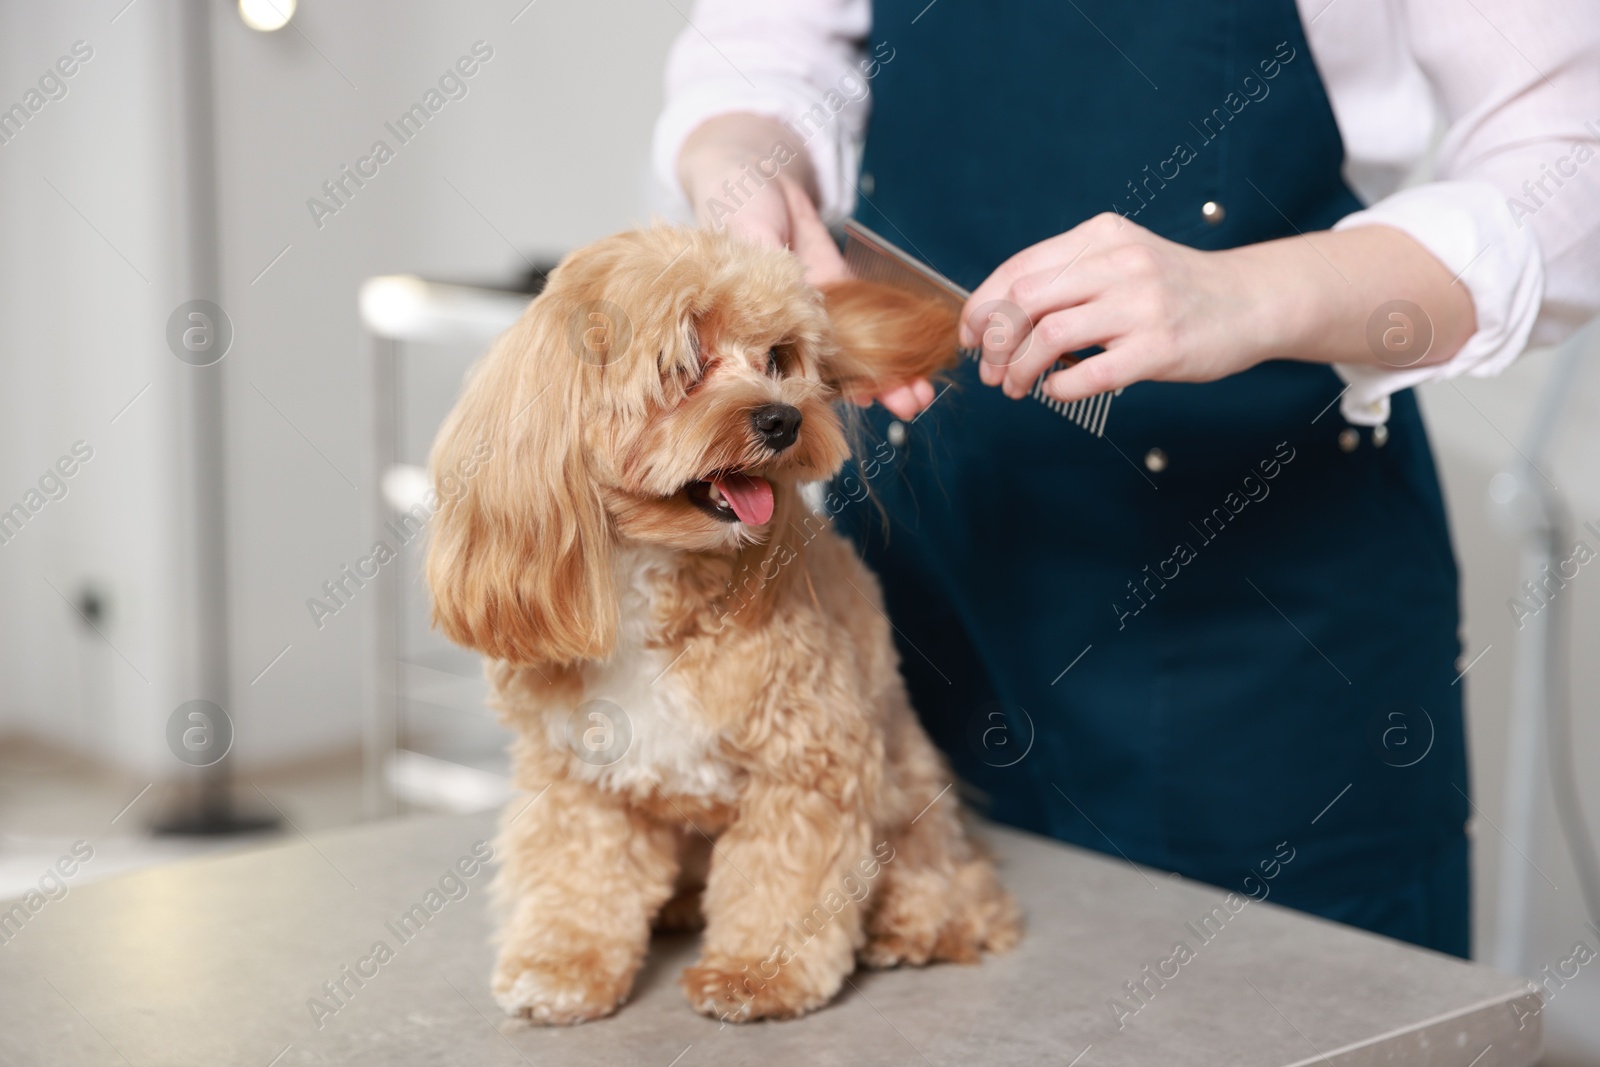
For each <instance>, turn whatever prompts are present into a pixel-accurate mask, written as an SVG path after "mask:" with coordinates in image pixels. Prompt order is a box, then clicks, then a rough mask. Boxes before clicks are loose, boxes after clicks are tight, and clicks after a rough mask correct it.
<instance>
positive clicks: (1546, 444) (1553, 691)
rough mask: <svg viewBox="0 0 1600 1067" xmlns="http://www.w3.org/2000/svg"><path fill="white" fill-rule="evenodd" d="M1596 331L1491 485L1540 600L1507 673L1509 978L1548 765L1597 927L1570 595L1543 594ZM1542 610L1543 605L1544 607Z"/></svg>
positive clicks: (1523, 956)
mask: <svg viewBox="0 0 1600 1067" xmlns="http://www.w3.org/2000/svg"><path fill="white" fill-rule="evenodd" d="M1597 339H1600V333H1597V331H1596V330H1595V329H1593V328H1591V329H1588V330H1585V331H1583V332H1582V333H1581V334H1579V335H1578V336H1577V337H1574V338H1572V339H1571V340H1569V341H1568V342H1567V343H1566V344H1565V345H1563V346H1562V347H1561V348H1560V349H1558V350H1557V352H1556V353H1555V356H1554V359H1555V366H1554V367H1553V368H1552V369H1551V371H1550V377H1549V380H1548V381H1547V382H1546V383H1545V387H1544V392H1543V393H1542V394H1541V396H1540V398H1539V402H1538V405H1537V407H1536V409H1535V411H1534V415H1533V425H1532V429H1531V431H1530V432H1529V434H1528V438H1527V440H1526V441H1525V442H1524V443H1523V445H1522V448H1521V449H1520V450H1519V454H1520V456H1521V459H1522V462H1520V463H1519V464H1518V465H1517V466H1516V468H1515V469H1514V470H1512V471H1509V472H1505V473H1502V474H1497V475H1495V477H1494V479H1493V481H1491V482H1490V485H1489V497H1490V508H1491V518H1493V519H1494V520H1495V521H1496V523H1497V524H1498V525H1500V527H1501V528H1502V529H1504V530H1506V531H1507V532H1508V533H1510V534H1512V535H1513V536H1515V537H1516V538H1517V539H1518V540H1520V541H1521V543H1522V577H1523V583H1522V585H1521V586H1520V587H1519V588H1518V590H1517V597H1518V599H1523V598H1526V597H1528V594H1527V593H1526V592H1525V590H1527V589H1528V588H1529V587H1530V583H1531V588H1532V589H1533V590H1536V591H1538V593H1539V596H1538V597H1533V598H1529V599H1532V600H1533V603H1532V604H1530V607H1534V608H1535V609H1536V610H1534V612H1533V614H1531V615H1529V616H1527V617H1526V618H1524V619H1523V621H1522V625H1521V628H1520V629H1519V630H1518V631H1517V644H1516V658H1515V662H1514V664H1513V668H1512V693H1511V727H1510V740H1509V744H1508V751H1507V755H1506V785H1505V815H1506V840H1507V843H1508V844H1509V846H1510V848H1509V849H1508V850H1505V851H1503V853H1502V855H1501V860H1500V879H1499V882H1500V900H1499V913H1498V916H1497V922H1496V935H1497V936H1496V938H1495V946H1494V952H1493V957H1492V962H1493V963H1494V965H1495V966H1496V967H1498V968H1499V969H1500V970H1502V971H1505V972H1506V973H1508V974H1528V973H1531V970H1532V969H1534V968H1533V965H1532V961H1531V959H1530V956H1529V945H1528V940H1529V938H1528V934H1529V927H1530V925H1531V923H1532V918H1533V897H1534V885H1533V875H1534V872H1535V870H1536V868H1535V867H1534V864H1533V860H1532V859H1531V858H1530V857H1531V856H1532V855H1533V854H1534V852H1535V851H1537V849H1538V830H1539V798H1540V790H1541V787H1542V783H1543V781H1544V775H1542V774H1541V773H1540V772H1541V766H1540V765H1541V762H1544V763H1545V764H1546V765H1547V769H1548V777H1549V781H1550V788H1551V794H1552V799H1553V801H1554V806H1555V812H1556V817H1557V821H1558V824H1559V827H1560V830H1561V833H1562V836H1563V837H1564V838H1565V840H1566V843H1567V848H1568V850H1569V852H1570V853H1571V857H1572V865H1573V868H1574V869H1575V871H1576V873H1577V877H1578V884H1579V888H1580V890H1581V891H1582V894H1583V902H1584V906H1585V908H1586V910H1587V911H1588V918H1589V921H1590V922H1593V923H1600V860H1597V857H1596V854H1595V846H1594V839H1593V838H1592V837H1591V836H1590V834H1589V828H1588V826H1587V821H1586V819H1585V818H1584V814H1583V805H1582V798H1581V796H1580V794H1579V792H1578V780H1577V772H1576V768H1575V767H1574V766H1573V760H1574V755H1573V750H1572V717H1571V716H1572V710H1571V705H1570V700H1569V693H1568V689H1569V685H1568V678H1567V646H1568V644H1569V642H1570V639H1571V634H1570V630H1569V624H1570V620H1571V615H1570V610H1569V609H1570V603H1569V601H1570V600H1571V596H1572V594H1570V593H1566V594H1563V593H1561V592H1560V585H1565V581H1564V580H1562V579H1561V576H1560V573H1559V570H1556V571H1554V573H1555V575H1556V581H1557V582H1558V583H1559V585H1557V586H1556V587H1555V588H1554V589H1551V588H1550V586H1549V585H1548V584H1547V583H1548V582H1549V580H1550V576H1551V574H1552V573H1553V571H1552V568H1556V567H1557V565H1558V562H1559V561H1561V560H1563V559H1564V551H1563V546H1570V545H1571V544H1572V543H1573V541H1572V538H1573V530H1572V522H1571V519H1570V513H1569V510H1568V508H1567V505H1566V500H1565V498H1564V497H1563V495H1562V494H1561V492H1560V490H1558V489H1557V488H1556V487H1555V486H1554V485H1553V484H1551V483H1550V481H1549V480H1548V479H1547V478H1546V476H1545V474H1544V473H1543V469H1542V468H1543V466H1544V465H1545V464H1546V461H1547V460H1548V459H1549V457H1550V453H1551V445H1552V443H1553V441H1554V439H1555V435H1556V430H1557V429H1558V427H1559V426H1560V424H1561V416H1562V408H1563V406H1564V405H1565V403H1566V400H1567V398H1568V397H1569V396H1570V395H1571V393H1572V389H1573V386H1574V384H1575V383H1576V381H1577V377H1578V374H1579V371H1580V370H1581V368H1582V366H1583V363H1584V357H1586V356H1589V355H1590V354H1591V352H1592V350H1593V349H1594V348H1595V347H1596V343H1597ZM1541 599H1542V600H1543V601H1544V602H1543V603H1541V602H1540V600H1541Z"/></svg>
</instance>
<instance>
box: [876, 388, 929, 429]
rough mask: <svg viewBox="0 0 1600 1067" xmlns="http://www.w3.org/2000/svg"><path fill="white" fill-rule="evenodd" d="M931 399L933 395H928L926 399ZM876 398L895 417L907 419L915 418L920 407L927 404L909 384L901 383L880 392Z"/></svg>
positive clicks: (919, 411) (920, 409)
mask: <svg viewBox="0 0 1600 1067" xmlns="http://www.w3.org/2000/svg"><path fill="white" fill-rule="evenodd" d="M930 392H931V390H930ZM932 399H933V397H932V396H931V395H930V396H929V397H928V398H927V401H928V402H931V401H932ZM878 400H879V402H880V403H882V404H883V406H884V407H886V408H888V409H889V410H890V411H891V412H893V413H894V416H895V417H896V418H899V419H905V420H907V421H909V420H911V419H914V418H916V417H917V415H918V414H920V413H921V411H922V409H923V408H925V407H927V406H928V405H927V402H924V401H923V400H922V399H920V398H919V397H918V395H917V392H916V389H915V388H914V387H913V386H910V385H902V386H898V387H896V388H894V389H890V390H889V391H888V392H885V393H883V394H881V395H880V396H879V397H878Z"/></svg>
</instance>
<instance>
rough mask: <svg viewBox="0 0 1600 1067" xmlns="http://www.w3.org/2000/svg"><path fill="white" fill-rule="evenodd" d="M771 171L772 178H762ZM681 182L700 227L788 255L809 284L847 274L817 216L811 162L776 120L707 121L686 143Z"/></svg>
mask: <svg viewBox="0 0 1600 1067" xmlns="http://www.w3.org/2000/svg"><path fill="white" fill-rule="evenodd" d="M782 159H786V160H787V162H785V163H783V164H782V165H781V166H780V165H779V164H778V162H777V161H778V160H782ZM773 171H776V172H777V176H776V177H773V178H767V177H764V175H766V174H771V173H773ZM678 180H679V182H681V183H682V185H683V190H684V193H685V194H686V195H687V196H688V198H689V203H690V204H691V205H693V207H694V212H695V218H696V219H697V220H698V221H699V223H700V225H701V226H704V227H706V228H707V229H718V228H725V229H727V230H728V232H730V233H733V234H737V235H738V236H740V237H744V238H746V239H748V240H751V241H756V242H759V243H761V244H767V245H773V246H774V247H777V248H788V249H791V250H793V252H794V254H795V255H796V256H797V257H798V258H799V260H800V262H801V263H803V264H805V268H806V280H807V281H808V282H810V283H811V284H812V285H818V286H820V285H824V284H826V283H828V282H831V281H834V280H836V279H839V278H842V277H844V276H845V269H844V259H843V257H842V256H840V255H839V249H838V247H837V246H835V245H834V243H833V238H832V237H831V236H830V235H829V234H828V228H827V226H825V225H823V222H822V218H821V216H819V215H818V214H817V206H816V200H815V198H814V195H813V190H814V189H815V188H816V179H815V177H814V173H813V171H812V169H811V159H810V157H809V156H808V155H806V153H805V148H804V146H802V145H798V144H796V143H795V141H794V135H793V134H792V133H790V131H789V130H788V129H787V128H786V127H785V126H783V125H782V124H781V123H779V122H776V121H774V120H772V119H770V118H766V117H765V116H762V115H745V114H734V115H719V116H717V117H715V118H712V119H709V120H707V121H706V122H705V123H703V124H702V125H700V126H699V127H697V128H696V129H695V131H694V132H693V133H691V134H690V135H689V137H688V139H687V140H685V141H684V143H683V150H682V151H681V152H680V153H679V154H678Z"/></svg>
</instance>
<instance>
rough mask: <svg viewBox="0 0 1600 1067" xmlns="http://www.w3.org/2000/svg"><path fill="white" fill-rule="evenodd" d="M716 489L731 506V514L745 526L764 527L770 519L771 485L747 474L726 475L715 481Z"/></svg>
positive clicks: (764, 480)
mask: <svg viewBox="0 0 1600 1067" xmlns="http://www.w3.org/2000/svg"><path fill="white" fill-rule="evenodd" d="M717 488H718V489H719V490H720V491H721V492H722V496H723V498H724V499H725V500H727V502H728V503H729V504H731V505H732V506H733V513H734V514H735V515H737V516H739V521H740V522H742V523H744V524H745V525H747V526H764V525H766V524H767V523H768V522H769V521H771V519H772V483H771V482H769V481H767V480H766V479H765V478H752V477H751V476H750V475H748V474H728V475H724V476H723V477H721V478H718V479H717Z"/></svg>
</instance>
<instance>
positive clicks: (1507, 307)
mask: <svg viewBox="0 0 1600 1067" xmlns="http://www.w3.org/2000/svg"><path fill="white" fill-rule="evenodd" d="M1403 7H1404V9H1405V19H1404V26H1405V30H1406V33H1407V34H1408V36H1409V38H1410V47H1411V51H1412V54H1413V56H1414V58H1415V59H1416V61H1417V63H1418V65H1419V66H1420V67H1421V69H1422V71H1423V73H1424V75H1425V76H1426V77H1427V79H1428V81H1429V83H1430V84H1431V86H1432V88H1433V90H1434V94H1435V97H1436V99H1437V100H1438V103H1439V105H1440V108H1441V109H1442V111H1443V113H1444V116H1445V121H1446V123H1447V128H1446V130H1445V134H1444V138H1443V140H1442V141H1441V142H1440V145H1439V150H1438V154H1437V158H1436V161H1435V165H1434V171H1433V173H1434V177H1435V179H1436V180H1434V181H1431V182H1428V183H1425V184H1422V185H1416V186H1412V187H1411V188H1408V189H1403V190H1401V191H1399V192H1397V193H1395V194H1393V195H1392V196H1388V197H1385V198H1384V199H1382V200H1379V201H1377V202H1376V203H1374V204H1372V205H1371V206H1370V207H1368V208H1366V209H1365V210H1363V211H1360V212H1357V213H1355V214H1353V215H1350V216H1349V217H1347V218H1345V219H1343V220H1341V221H1340V222H1339V223H1338V224H1337V225H1336V226H1335V227H1334V229H1336V230H1343V229H1349V228H1351V227H1354V226H1369V225H1385V226H1391V227H1394V228H1395V229H1398V230H1401V231H1403V232H1405V233H1407V234H1409V235H1410V236H1411V237H1412V238H1413V239H1415V240H1416V241H1417V242H1418V243H1419V244H1421V245H1422V246H1423V247H1424V248H1426V249H1427V250H1428V251H1429V252H1431V253H1432V254H1433V255H1434V256H1435V257H1437V258H1438V260H1439V261H1440V262H1441V263H1443V264H1444V265H1445V267H1446V268H1447V269H1448V270H1449V271H1450V272H1451V274H1453V275H1455V277H1456V284H1459V285H1463V286H1465V287H1466V289H1467V291H1468V293H1469V294H1470V295H1471V297H1472V301H1473V306H1474V309H1475V312H1476V315H1477V332H1475V333H1474V334H1473V335H1472V337H1471V338H1469V339H1468V341H1467V343H1466V344H1465V345H1464V346H1463V347H1462V348H1461V350H1460V351H1459V352H1458V353H1456V355H1454V356H1453V357H1451V358H1450V359H1449V360H1447V361H1445V362H1442V363H1437V364H1433V365H1431V366H1426V367H1410V368H1404V369H1389V368H1382V367H1370V366H1350V365H1342V366H1339V367H1338V368H1337V369H1338V371H1339V373H1340V375H1341V376H1343V377H1344V379H1345V380H1346V381H1347V382H1348V383H1349V385H1350V388H1349V390H1348V391H1347V392H1346V394H1345V396H1344V400H1343V402H1342V404H1341V408H1342V410H1343V413H1344V415H1345V417H1346V418H1347V419H1349V420H1350V421H1351V422H1355V423H1359V424H1366V425H1376V424H1378V423H1381V422H1383V421H1385V420H1386V419H1387V418H1388V415H1389V396H1390V395H1391V394H1393V393H1395V392H1398V391H1399V390H1401V389H1404V388H1407V387H1408V386H1412V385H1417V384H1419V383H1421V382H1425V381H1430V380H1436V379H1442V378H1454V377H1458V376H1460V375H1463V374H1470V375H1473V376H1475V377H1489V376H1492V375H1495V374H1498V373H1500V372H1501V371H1503V370H1504V369H1505V368H1506V367H1507V366H1509V365H1510V364H1511V363H1512V362H1513V361H1514V360H1515V359H1516V358H1517V356H1519V355H1520V354H1521V353H1522V351H1523V350H1524V349H1525V348H1527V347H1528V346H1529V345H1531V344H1552V343H1555V342H1557V341H1560V340H1561V339H1562V338H1564V337H1566V336H1567V335H1568V334H1570V333H1571V332H1572V331H1573V330H1575V329H1576V328H1577V327H1579V326H1581V325H1582V324H1583V323H1585V322H1587V321H1588V320H1589V319H1590V318H1593V317H1594V316H1595V314H1596V313H1597V312H1600V7H1596V6H1595V5H1594V3H1593V0H1517V2H1516V3H1487V2H1485V3H1479V4H1467V5H1464V6H1463V5H1460V4H1458V3H1455V2H1453V0H1404V3H1403Z"/></svg>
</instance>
